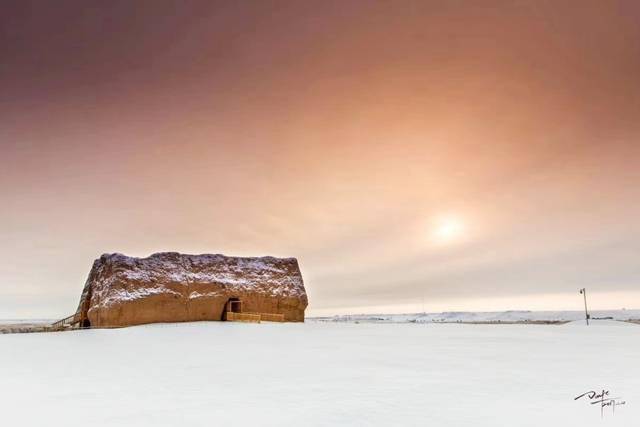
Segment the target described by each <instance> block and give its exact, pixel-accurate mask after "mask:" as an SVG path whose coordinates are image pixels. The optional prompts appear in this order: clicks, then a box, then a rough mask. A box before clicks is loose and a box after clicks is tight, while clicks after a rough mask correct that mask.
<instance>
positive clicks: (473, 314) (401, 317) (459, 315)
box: [311, 310, 640, 323]
mask: <svg viewBox="0 0 640 427" xmlns="http://www.w3.org/2000/svg"><path fill="white" fill-rule="evenodd" d="M590 316H591V317H593V318H595V319H598V318H600V319H609V318H610V319H613V320H630V319H636V320H637V319H640V310H595V311H590ZM311 320H315V321H322V322H377V323H406V322H411V323H432V322H444V323H452V322H465V323H473V322H507V323H508V322H525V321H529V322H562V321H567V322H570V321H574V320H584V311H529V310H509V311H484V312H483V311H447V312H443V313H408V314H347V315H339V316H330V317H316V318H313V319H311Z"/></svg>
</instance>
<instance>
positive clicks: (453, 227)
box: [431, 215, 465, 244]
mask: <svg viewBox="0 0 640 427" xmlns="http://www.w3.org/2000/svg"><path fill="white" fill-rule="evenodd" d="M464 232H465V224H464V222H463V221H462V220H461V219H460V218H458V217H456V216H449V215H448V216H443V217H440V218H438V219H436V220H435V221H434V223H433V225H432V230H431V238H432V240H433V241H434V242H435V243H438V244H449V243H453V242H455V241H458V240H460V239H461V238H462V237H463V236H464Z"/></svg>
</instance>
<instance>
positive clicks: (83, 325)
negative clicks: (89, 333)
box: [80, 319, 91, 328]
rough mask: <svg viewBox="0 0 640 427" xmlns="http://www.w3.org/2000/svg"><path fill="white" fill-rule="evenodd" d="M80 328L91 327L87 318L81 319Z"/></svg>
mask: <svg viewBox="0 0 640 427" xmlns="http://www.w3.org/2000/svg"><path fill="white" fill-rule="evenodd" d="M80 327H81V328H90V327H91V322H90V321H89V319H84V320H83V321H82V323H81V324H80Z"/></svg>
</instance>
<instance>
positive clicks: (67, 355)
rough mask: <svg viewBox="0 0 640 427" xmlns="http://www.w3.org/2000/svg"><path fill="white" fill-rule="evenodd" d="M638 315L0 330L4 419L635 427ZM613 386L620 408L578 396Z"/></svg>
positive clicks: (639, 415) (39, 422) (10, 422)
mask: <svg viewBox="0 0 640 427" xmlns="http://www.w3.org/2000/svg"><path fill="white" fill-rule="evenodd" d="M639 363H640V326H638V325H633V324H629V323H622V322H614V321H600V322H596V324H594V325H592V326H590V327H586V326H584V325H583V324H582V323H569V324H566V325H560V326H558V325H550V326H547V325H543V326H540V325H499V326H497V325H466V324H461V325H458V324H413V323H400V324H372V323H361V324H355V323H323V322H308V323H305V324H268V323H262V324H241V323H222V322H211V323H209V322H201V323H188V324H166V325H150V326H142V327H134V328H126V329H112V330H85V331H74V332H60V333H39V334H14V335H0V379H1V380H2V383H1V384H0V425H6V426H45V427H48V426H87V425H91V426H212V425H225V426H235V425H250V424H253V425H261V426H262V425H274V426H275V425H278V426H290V425H301V426H315V425H318V426H328V425H356V426H357V425H380V426H398V425H403V426H404V425H415V426H426V425H429V426H474V427H482V426H491V427H494V426H536V427H540V426H568V425H580V426H633V425H638V420H639V419H640V365H639ZM602 388H606V389H608V390H611V397H620V398H621V399H622V400H625V401H626V402H627V403H626V405H624V406H618V407H617V408H616V410H615V414H613V413H612V411H611V409H609V408H605V411H604V418H601V415H600V409H599V408H598V407H597V405H593V406H592V405H589V404H588V403H587V402H586V401H574V400H573V398H574V397H575V396H577V395H578V394H581V393H583V392H586V391H588V390H591V389H594V390H600V389H602Z"/></svg>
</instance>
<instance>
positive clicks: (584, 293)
mask: <svg viewBox="0 0 640 427" xmlns="http://www.w3.org/2000/svg"><path fill="white" fill-rule="evenodd" d="M580 293H581V294H582V296H584V319H585V320H586V321H587V326H589V311H588V310H587V290H586V289H585V288H582V289H580Z"/></svg>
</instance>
